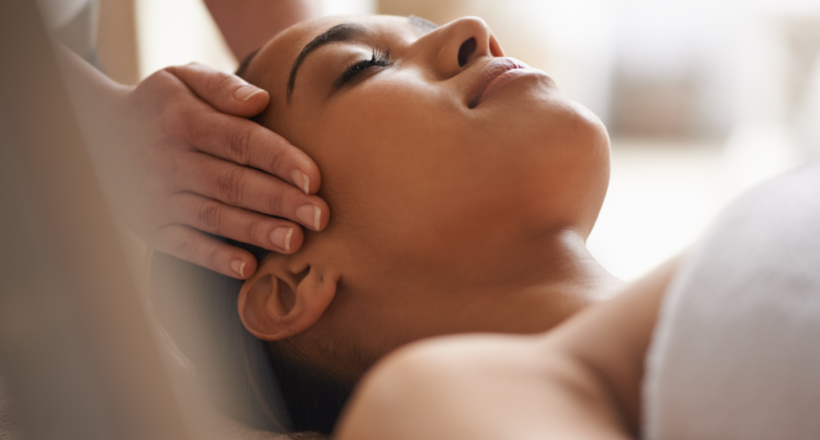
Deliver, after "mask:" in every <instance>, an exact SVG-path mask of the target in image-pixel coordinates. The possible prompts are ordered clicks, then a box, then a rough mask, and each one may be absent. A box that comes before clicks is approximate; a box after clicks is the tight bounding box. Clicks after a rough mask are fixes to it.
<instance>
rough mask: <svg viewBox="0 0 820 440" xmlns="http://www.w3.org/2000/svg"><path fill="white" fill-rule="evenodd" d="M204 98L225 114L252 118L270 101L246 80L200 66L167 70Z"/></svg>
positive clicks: (176, 67)
mask: <svg viewBox="0 0 820 440" xmlns="http://www.w3.org/2000/svg"><path fill="white" fill-rule="evenodd" d="M165 70H166V71H168V72H170V73H171V74H173V75H174V76H176V77H177V78H179V79H180V80H181V81H182V82H183V83H185V85H187V86H188V88H189V89H191V91H193V92H194V93H195V94H196V95H197V96H198V97H199V98H200V99H202V100H203V101H205V102H207V103H208V104H210V105H211V106H212V107H213V108H215V109H217V110H218V111H220V112H222V113H227V114H230V115H234V116H240V117H244V118H249V117H251V116H254V115H258V114H259V113H260V112H262V110H264V109H265V107H267V106H268V103H269V102H270V95H269V94H268V92H266V91H265V90H262V89H260V88H259V87H256V86H254V85H251V84H248V82H247V81H245V80H244V79H242V78H240V77H238V76H236V75H231V74H228V73H225V72H220V71H219V70H216V69H214V68H212V67H208V66H205V65H203V64H199V63H191V64H186V65H184V66H173V67H167V68H166V69H165Z"/></svg>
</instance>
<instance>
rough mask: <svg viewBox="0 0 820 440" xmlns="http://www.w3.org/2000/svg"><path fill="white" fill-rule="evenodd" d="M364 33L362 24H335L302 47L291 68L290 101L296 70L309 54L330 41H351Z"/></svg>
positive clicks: (288, 97) (289, 78)
mask: <svg viewBox="0 0 820 440" xmlns="http://www.w3.org/2000/svg"><path fill="white" fill-rule="evenodd" d="M363 33H365V28H364V26H362V25H360V24H357V23H342V24H337V25H336V26H333V27H332V28H330V29H328V30H326V31H325V32H322V33H321V34H319V35H318V36H317V37H316V38H314V39H313V40H311V41H310V43H308V44H306V45H305V47H303V48H302V51H301V52H299V56H298V57H296V61H294V62H293V66H292V67H291V68H290V77H288V92H287V99H288V102H290V95H292V94H293V85H294V84H295V83H296V72H298V71H299V66H301V65H302V63H303V62H304V61H305V58H307V56H308V55H310V54H311V52H313V51H315V50H316V49H318V48H320V47H322V46H326V45H328V44H330V43H338V42H342V41H350V40H352V39H354V38H356V37H358V36H360V35H361V34H363Z"/></svg>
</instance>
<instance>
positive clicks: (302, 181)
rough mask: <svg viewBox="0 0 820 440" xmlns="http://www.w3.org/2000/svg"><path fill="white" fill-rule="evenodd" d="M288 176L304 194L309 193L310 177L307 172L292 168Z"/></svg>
mask: <svg viewBox="0 0 820 440" xmlns="http://www.w3.org/2000/svg"><path fill="white" fill-rule="evenodd" d="M290 178H291V179H293V184H294V185H296V186H297V187H298V188H301V189H302V191H304V192H305V194H310V177H308V176H307V174H305V173H303V172H301V171H299V170H293V172H292V173H291V174H290Z"/></svg>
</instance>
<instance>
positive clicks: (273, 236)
mask: <svg viewBox="0 0 820 440" xmlns="http://www.w3.org/2000/svg"><path fill="white" fill-rule="evenodd" d="M292 236H293V228H287V227H284V226H283V227H280V228H276V229H274V230H273V232H271V233H270V241H271V243H273V245H274V246H277V247H279V249H284V250H286V251H288V252H290V237H292Z"/></svg>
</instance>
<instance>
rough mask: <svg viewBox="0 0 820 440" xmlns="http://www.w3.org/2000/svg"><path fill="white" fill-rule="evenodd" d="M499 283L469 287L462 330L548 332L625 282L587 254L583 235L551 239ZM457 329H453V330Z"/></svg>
mask: <svg viewBox="0 0 820 440" xmlns="http://www.w3.org/2000/svg"><path fill="white" fill-rule="evenodd" d="M512 263H513V264H512V265H511V266H515V268H516V270H514V271H512V270H510V269H511V268H510V267H507V268H505V269H507V270H510V272H508V273H511V274H512V276H510V277H507V278H506V279H505V280H504V281H503V282H498V283H486V284H484V285H482V286H475V285H474V286H471V291H470V292H465V295H469V296H470V298H471V299H470V301H469V302H468V303H469V306H468V307H465V309H464V311H463V313H462V314H461V317H460V319H459V320H458V322H457V325H459V326H461V327H466V329H465V328H462V329H461V331H490V332H501V333H538V332H543V331H547V330H550V329H551V328H553V327H555V326H556V325H558V324H560V323H561V322H562V321H564V320H565V319H566V318H569V317H570V316H572V315H574V314H575V313H577V312H579V311H580V310H582V309H583V308H585V307H586V306H588V305H591V304H593V303H595V302H598V301H600V300H601V299H603V298H606V297H608V296H610V295H611V294H612V293H614V291H616V290H617V289H618V288H620V287H621V286H622V285H623V282H622V281H621V280H619V279H617V278H615V277H614V276H613V275H612V274H610V273H609V272H607V271H606V270H605V269H604V268H603V267H602V266H601V265H600V264H599V263H598V261H597V260H595V258H593V257H592V255H591V254H590V253H589V251H588V250H587V247H586V243H585V240H584V237H583V236H580V235H578V234H575V233H572V232H562V233H560V234H556V235H554V236H553V237H552V238H551V239H550V240H549V243H546V244H544V245H543V246H540V247H539V250H538V251H536V252H535V253H533V254H530V255H527V256H526V258H523V259H522V261H514V262H512ZM454 330H455V329H454Z"/></svg>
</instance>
